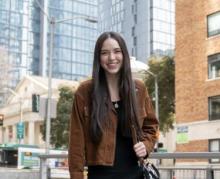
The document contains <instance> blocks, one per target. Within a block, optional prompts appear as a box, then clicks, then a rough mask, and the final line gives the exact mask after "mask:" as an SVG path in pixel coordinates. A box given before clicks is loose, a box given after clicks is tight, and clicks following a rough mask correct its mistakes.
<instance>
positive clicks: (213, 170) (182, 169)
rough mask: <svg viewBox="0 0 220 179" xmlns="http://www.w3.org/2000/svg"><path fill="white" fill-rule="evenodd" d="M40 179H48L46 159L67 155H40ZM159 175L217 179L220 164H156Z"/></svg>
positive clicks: (202, 155)
mask: <svg viewBox="0 0 220 179" xmlns="http://www.w3.org/2000/svg"><path fill="white" fill-rule="evenodd" d="M39 157H40V179H48V178H50V176H47V173H49V174H50V172H47V169H48V167H47V159H54V158H56V159H63V158H67V154H49V155H46V154H44V155H40V156H39ZM149 158H150V159H159V160H161V159H172V160H174V161H175V160H176V159H220V152H176V153H151V155H150V156H149ZM157 167H158V169H159V171H160V174H161V179H219V178H220V164H219V165H216V164H209V163H207V164H205V165H204V164H203V165H201V166H196V165H194V164H193V163H192V165H188V166H187V165H184V166H180V165H173V166H170V167H163V166H161V165H159V164H157Z"/></svg>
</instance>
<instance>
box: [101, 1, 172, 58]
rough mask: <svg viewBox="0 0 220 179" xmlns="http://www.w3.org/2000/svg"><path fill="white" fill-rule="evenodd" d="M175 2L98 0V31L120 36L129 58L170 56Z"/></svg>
mask: <svg viewBox="0 0 220 179" xmlns="http://www.w3.org/2000/svg"><path fill="white" fill-rule="evenodd" d="M174 7H175V0H99V8H98V12H99V32H102V31H106V30H107V31H108V30H113V31H116V32H119V33H121V34H122V35H123V36H124V38H125V41H126V43H127V46H128V50H129V53H130V55H131V56H135V57H136V58H137V59H138V60H140V61H143V62H146V60H147V59H148V58H149V57H150V56H151V55H153V54H154V55H172V54H173V49H174V46H175V44H174V35H175V34H174V29H175V24H174V23H175V22H174V21H175V20H174V18H175V8H174Z"/></svg>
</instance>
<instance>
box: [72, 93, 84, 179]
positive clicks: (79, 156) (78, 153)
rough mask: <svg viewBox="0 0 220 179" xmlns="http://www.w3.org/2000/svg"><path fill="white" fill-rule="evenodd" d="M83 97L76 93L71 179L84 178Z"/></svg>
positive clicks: (73, 112)
mask: <svg viewBox="0 0 220 179" xmlns="http://www.w3.org/2000/svg"><path fill="white" fill-rule="evenodd" d="M82 122H83V99H82V97H81V96H80V95H78V94H77V92H76V93H75V97H74V102H73V106H72V114H71V119H70V132H69V151H68V162H69V171H70V178H71V179H83V171H84V164H85V152H84V148H85V147H84V146H85V144H84V132H83V130H84V129H83V124H82Z"/></svg>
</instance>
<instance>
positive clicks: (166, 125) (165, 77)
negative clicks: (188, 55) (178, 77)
mask: <svg viewBox="0 0 220 179" xmlns="http://www.w3.org/2000/svg"><path fill="white" fill-rule="evenodd" d="M148 65H149V67H150V69H149V71H151V72H153V73H154V74H155V75H157V77H158V97H159V121H160V130H161V131H163V132H167V131H169V129H172V128H173V122H174V120H175V65H174V59H173V58H171V57H156V56H153V57H151V58H150V59H149V61H148ZM145 84H146V86H147V88H148V91H149V94H150V96H151V97H152V99H153V103H155V88H154V77H153V76H152V75H149V74H147V73H146V78H145Z"/></svg>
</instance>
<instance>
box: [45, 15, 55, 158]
mask: <svg viewBox="0 0 220 179" xmlns="http://www.w3.org/2000/svg"><path fill="white" fill-rule="evenodd" d="M54 28H55V18H54V17H52V18H51V21H50V53H49V63H48V101H47V120H46V154H49V150H50V127H51V126H50V123H51V96H52V89H51V88H52V87H51V78H52V58H53V39H54Z"/></svg>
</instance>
